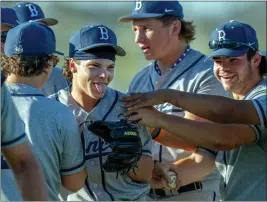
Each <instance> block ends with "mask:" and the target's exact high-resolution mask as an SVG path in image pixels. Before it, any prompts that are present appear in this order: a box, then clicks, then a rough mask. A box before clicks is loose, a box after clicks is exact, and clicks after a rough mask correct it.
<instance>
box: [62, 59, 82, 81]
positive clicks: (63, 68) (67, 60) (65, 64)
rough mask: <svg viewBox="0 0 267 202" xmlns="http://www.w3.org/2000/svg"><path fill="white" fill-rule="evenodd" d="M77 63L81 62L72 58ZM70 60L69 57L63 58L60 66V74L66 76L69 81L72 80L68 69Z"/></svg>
mask: <svg viewBox="0 0 267 202" xmlns="http://www.w3.org/2000/svg"><path fill="white" fill-rule="evenodd" d="M73 61H74V62H75V63H76V64H77V65H80V64H81V62H80V60H73ZM69 64H70V60H69V59H65V62H64V65H63V67H62V75H63V76H64V77H65V78H67V79H68V80H69V81H72V78H73V76H72V72H71V71H70V67H69Z"/></svg>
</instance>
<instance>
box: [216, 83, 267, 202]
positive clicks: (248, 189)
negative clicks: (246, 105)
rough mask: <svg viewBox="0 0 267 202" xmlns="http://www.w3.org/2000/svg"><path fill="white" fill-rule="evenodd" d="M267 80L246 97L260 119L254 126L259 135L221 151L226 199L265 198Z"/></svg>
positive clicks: (222, 192)
mask: <svg viewBox="0 0 267 202" xmlns="http://www.w3.org/2000/svg"><path fill="white" fill-rule="evenodd" d="M266 82H267V80H266V79H263V80H262V81H261V82H260V83H259V84H258V85H257V86H256V87H255V88H253V89H252V90H251V91H250V92H248V93H247V95H246V96H245V98H244V100H251V101H252V103H253V104H254V106H255V108H256V110H257V112H258V116H259V119H260V122H261V124H260V125H252V126H251V127H252V128H253V129H254V131H255V134H256V140H255V142H254V143H252V144H249V145H246V146H242V147H239V148H237V149H234V150H231V151H219V152H218V153H217V156H216V166H217V168H218V169H219V171H220V173H221V175H222V176H223V178H224V183H222V184H221V187H220V190H221V195H222V197H223V199H224V200H227V201H266V200H267V193H266V190H267V187H266V174H267V170H266V165H267V159H266V153H267V142H266V136H267V135H266V132H267V131H266Z"/></svg>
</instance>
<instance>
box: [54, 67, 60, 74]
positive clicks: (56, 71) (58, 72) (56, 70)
mask: <svg viewBox="0 0 267 202" xmlns="http://www.w3.org/2000/svg"><path fill="white" fill-rule="evenodd" d="M52 73H53V74H57V75H59V74H62V68H60V67H54V68H53V70H52Z"/></svg>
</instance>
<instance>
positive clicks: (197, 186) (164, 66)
mask: <svg viewBox="0 0 267 202" xmlns="http://www.w3.org/2000/svg"><path fill="white" fill-rule="evenodd" d="M183 17H184V14H183V8H182V5H181V4H180V3H179V2H178V1H136V2H135V5H134V10H133V12H132V14H130V15H128V16H124V17H121V18H120V22H132V29H133V31H134V33H135V42H136V43H137V44H138V45H139V47H140V48H141V50H142V52H143V54H144V56H145V58H146V59H147V60H154V61H153V62H152V63H151V64H149V65H148V66H147V67H145V68H144V69H142V70H141V71H140V72H139V73H137V74H136V75H135V76H134V78H133V80H132V82H131V84H130V86H129V90H128V91H129V93H134V92H147V91H154V90H157V89H177V90H181V91H185V92H191V93H198V94H213V95H226V93H225V91H224V90H223V88H222V87H221V85H220V83H219V82H218V81H217V80H216V78H215V77H214V75H213V73H212V67H213V62H212V61H208V62H206V63H204V60H205V58H206V56H205V55H204V54H202V53H200V52H198V51H196V50H194V49H192V48H191V47H190V42H191V41H192V40H194V38H195V27H194V25H193V24H192V22H189V21H186V20H184V18H183ZM156 108H157V110H159V111H161V112H164V113H166V114H172V115H177V116H180V117H185V118H187V119H191V120H199V121H203V119H202V118H200V117H197V116H196V115H194V114H191V113H189V112H186V111H184V110H183V109H181V108H179V107H175V106H173V105H171V104H169V103H164V104H160V105H158V106H156ZM152 131H153V132H152V136H153V138H156V136H158V135H159V133H162V132H163V133H166V131H164V130H162V129H160V130H159V129H155V130H152ZM155 140H156V139H155ZM157 141H158V142H156V141H154V142H153V149H152V153H153V157H154V160H157V161H160V162H166V163H173V162H175V161H177V160H179V159H183V158H186V157H188V156H190V155H191V154H192V150H193V151H194V150H195V149H196V147H195V146H194V145H193V148H192V145H190V144H189V145H188V144H186V145H184V146H183V145H182V144H180V146H179V147H180V149H178V148H177V147H176V148H171V147H167V146H164V145H162V144H160V143H164V142H163V141H165V140H163V139H161V140H157ZM174 141H175V139H174ZM170 142H171V141H169V143H170ZM176 142H177V141H176ZM184 149H189V150H190V151H185V150H184ZM201 155H203V156H205V154H204V153H203V152H202V153H201ZM203 158H204V157H203ZM219 181H220V175H219V173H218V171H214V173H213V174H211V175H209V176H207V177H206V178H205V179H204V180H203V181H201V182H193V183H191V184H189V185H187V186H185V187H181V188H180V190H178V191H173V190H163V189H153V190H151V192H150V196H151V197H152V200H155V197H154V196H156V197H157V198H159V199H160V200H167V198H168V197H171V196H176V197H175V198H172V200H174V201H176V200H178V201H179V200H192V201H194V200H203V201H205V200H211V201H212V200H219V199H220V197H219ZM148 198H149V197H148Z"/></svg>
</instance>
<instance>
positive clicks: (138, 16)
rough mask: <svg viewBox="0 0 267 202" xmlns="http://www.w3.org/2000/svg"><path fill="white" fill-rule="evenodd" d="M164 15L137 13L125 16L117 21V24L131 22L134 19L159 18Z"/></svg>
mask: <svg viewBox="0 0 267 202" xmlns="http://www.w3.org/2000/svg"><path fill="white" fill-rule="evenodd" d="M164 15H165V14H158V13H137V14H132V15H126V16H123V17H121V18H120V19H119V22H131V21H133V20H134V19H147V18H160V17H162V16H164Z"/></svg>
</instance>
